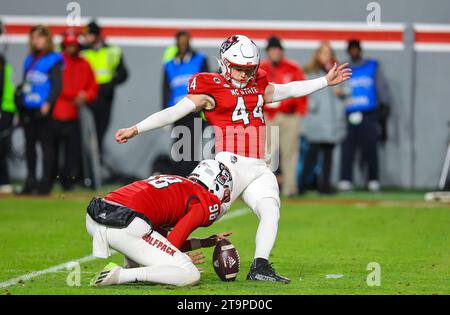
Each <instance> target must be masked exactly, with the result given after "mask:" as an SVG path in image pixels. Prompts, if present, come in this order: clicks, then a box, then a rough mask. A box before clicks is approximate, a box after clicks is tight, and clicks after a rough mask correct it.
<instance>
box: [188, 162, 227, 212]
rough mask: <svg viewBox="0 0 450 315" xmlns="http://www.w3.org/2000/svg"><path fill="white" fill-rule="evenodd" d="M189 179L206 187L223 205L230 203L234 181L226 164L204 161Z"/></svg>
mask: <svg viewBox="0 0 450 315" xmlns="http://www.w3.org/2000/svg"><path fill="white" fill-rule="evenodd" d="M188 178H189V179H190V180H192V181H195V182H197V183H199V184H201V185H202V186H204V187H205V188H206V189H207V190H208V191H210V192H211V193H213V194H214V195H216V196H217V197H218V198H219V199H220V201H221V202H222V203H226V202H229V201H230V197H231V190H232V189H233V179H232V177H231V173H230V171H229V170H228V168H227V167H226V166H225V164H223V163H221V162H219V161H216V160H203V161H201V162H200V163H199V164H198V165H197V167H196V168H194V170H193V171H192V173H191V174H189V176H188Z"/></svg>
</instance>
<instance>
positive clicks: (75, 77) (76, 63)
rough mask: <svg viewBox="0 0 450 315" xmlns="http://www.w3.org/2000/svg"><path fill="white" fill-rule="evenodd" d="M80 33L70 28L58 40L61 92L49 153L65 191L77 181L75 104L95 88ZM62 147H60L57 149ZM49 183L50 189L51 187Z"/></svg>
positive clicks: (94, 93)
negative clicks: (61, 69)
mask: <svg viewBox="0 0 450 315" xmlns="http://www.w3.org/2000/svg"><path fill="white" fill-rule="evenodd" d="M80 37H81V34H80V33H78V32H77V31H75V30H73V29H69V30H67V31H66V32H65V33H64V34H63V40H62V43H61V47H62V54H63V58H64V69H63V81H62V82H63V84H62V91H61V95H60V96H59V98H58V100H57V101H56V104H55V108H54V110H53V114H52V123H51V128H52V132H51V133H50V135H49V136H50V138H51V140H52V143H53V146H51V148H52V151H51V152H50V153H49V155H50V157H51V158H52V159H53V162H52V164H54V167H55V169H54V174H56V177H57V178H59V179H60V181H61V185H62V187H63V189H64V190H70V189H71V188H73V185H74V184H75V183H76V181H78V180H79V178H78V175H79V173H80V169H81V167H80V166H81V165H80V161H81V139H80V125H79V118H78V107H79V106H86V105H87V104H88V103H89V102H92V101H93V100H94V99H95V98H96V96H97V91H98V85H97V83H96V81H95V75H94V72H93V70H92V68H91V66H90V65H89V63H88V62H87V61H86V60H85V59H83V58H81V57H80V55H79V52H80V48H81V43H80ZM62 147H63V148H64V150H60V148H62ZM60 151H62V153H63V159H62V160H63V166H62V169H61V171H59V163H58V161H59V160H60V159H58V153H59V152H60ZM51 184H52V183H50V185H49V187H48V188H49V189H50V188H51Z"/></svg>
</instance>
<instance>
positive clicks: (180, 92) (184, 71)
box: [162, 31, 209, 176]
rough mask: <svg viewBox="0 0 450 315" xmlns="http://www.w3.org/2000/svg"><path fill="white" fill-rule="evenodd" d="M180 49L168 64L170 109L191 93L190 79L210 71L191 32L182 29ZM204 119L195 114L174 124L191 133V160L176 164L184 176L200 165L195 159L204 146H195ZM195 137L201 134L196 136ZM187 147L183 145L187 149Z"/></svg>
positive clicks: (166, 90)
mask: <svg viewBox="0 0 450 315" xmlns="http://www.w3.org/2000/svg"><path fill="white" fill-rule="evenodd" d="M175 38H176V47H177V52H176V55H175V57H174V58H172V59H171V60H169V61H168V62H166V63H165V64H164V73H163V76H164V77H163V104H162V107H163V109H164V108H167V107H170V106H173V105H175V104H176V103H177V102H178V101H180V100H181V99H182V98H183V97H185V96H186V95H187V90H188V89H187V87H188V81H189V78H190V77H191V76H192V75H193V74H195V73H198V72H208V71H209V67H208V60H207V58H206V57H205V55H203V54H202V53H200V52H197V51H194V50H193V49H192V48H191V44H190V39H191V36H190V34H189V33H188V32H187V31H179V32H178V33H177V34H176V35H175ZM195 118H197V119H199V121H200V122H201V123H202V126H203V122H202V121H201V120H200V118H199V116H198V114H196V113H191V114H189V115H187V116H185V117H183V118H182V119H180V120H178V121H177V122H175V124H174V127H177V126H185V127H187V128H188V129H189V131H190V133H191V142H190V144H191V148H190V151H191V156H190V161H185V160H181V161H180V162H176V163H175V164H174V167H175V170H174V173H175V174H177V175H181V176H186V175H188V174H189V173H190V172H191V171H192V170H193V169H194V168H195V166H196V165H197V163H198V161H197V162H196V161H195V149H200V148H197V147H196V146H195V143H197V144H198V143H199V141H200V136H201V135H195V134H194V119H195ZM183 136H184V135H179V136H178V137H176V138H175V139H174V142H177V141H179V140H180V139H182V138H183ZM195 136H198V138H197V139H196V138H195ZM184 149H185V148H183V150H184Z"/></svg>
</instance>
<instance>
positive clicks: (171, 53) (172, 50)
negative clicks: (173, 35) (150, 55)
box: [163, 45, 178, 63]
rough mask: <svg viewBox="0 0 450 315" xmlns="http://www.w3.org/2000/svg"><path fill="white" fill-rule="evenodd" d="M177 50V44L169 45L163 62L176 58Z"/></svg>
mask: <svg viewBox="0 0 450 315" xmlns="http://www.w3.org/2000/svg"><path fill="white" fill-rule="evenodd" d="M177 52H178V48H177V45H171V46H169V47H167V48H166V49H165V50H164V53H163V63H166V62H168V61H170V60H172V59H173V58H175V56H176V55H177Z"/></svg>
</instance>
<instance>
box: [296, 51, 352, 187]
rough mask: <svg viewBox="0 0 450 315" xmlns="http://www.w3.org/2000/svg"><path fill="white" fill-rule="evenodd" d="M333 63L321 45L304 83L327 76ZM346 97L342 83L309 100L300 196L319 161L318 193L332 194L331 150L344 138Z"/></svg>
mask: <svg viewBox="0 0 450 315" xmlns="http://www.w3.org/2000/svg"><path fill="white" fill-rule="evenodd" d="M335 62H337V60H336V57H335V53H334V51H333V49H332V48H331V46H330V44H329V43H327V42H324V43H322V44H321V45H320V47H319V48H318V49H317V50H316V51H315V52H314V54H313V56H312V58H311V61H310V62H309V63H308V64H307V65H306V66H305V68H304V69H305V72H306V76H307V79H308V80H312V79H316V78H319V77H321V76H324V75H326V74H327V73H328V71H329V70H330V69H331V68H332V67H333V65H334V63H335ZM349 94H350V89H349V87H348V85H346V84H345V83H344V84H341V85H339V86H334V87H331V88H329V89H323V90H320V91H318V92H315V93H313V94H311V95H309V96H308V114H307V115H306V117H305V118H304V119H303V127H304V136H305V137H306V139H307V140H308V143H309V148H308V150H307V152H306V157H305V162H304V165H303V171H302V175H301V181H300V193H304V192H305V191H306V190H307V189H308V178H309V176H310V175H311V173H312V171H313V169H314V167H315V166H316V165H317V163H318V161H321V163H319V165H320V173H319V176H318V192H319V193H321V194H331V193H333V190H332V188H331V185H330V174H331V166H332V162H333V161H332V158H333V149H334V147H335V145H336V144H339V143H340V142H341V141H342V140H343V139H344V137H345V133H346V129H347V126H346V122H345V102H344V101H345V98H346V97H348V96H350V95H349ZM319 156H320V157H321V159H319Z"/></svg>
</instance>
